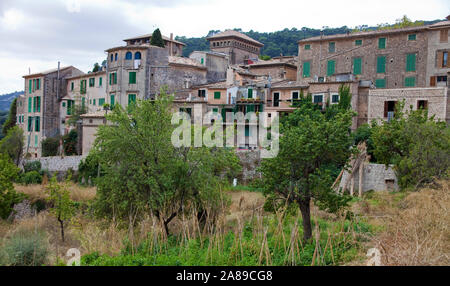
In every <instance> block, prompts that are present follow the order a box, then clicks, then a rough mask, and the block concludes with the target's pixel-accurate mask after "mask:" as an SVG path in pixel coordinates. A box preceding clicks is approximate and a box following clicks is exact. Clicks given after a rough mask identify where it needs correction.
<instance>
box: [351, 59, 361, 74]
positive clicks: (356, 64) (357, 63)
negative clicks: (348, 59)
mask: <svg viewBox="0 0 450 286" xmlns="http://www.w3.org/2000/svg"><path fill="white" fill-rule="evenodd" d="M361 71H362V59H361V58H354V59H353V74H361Z"/></svg>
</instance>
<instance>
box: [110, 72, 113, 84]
mask: <svg viewBox="0 0 450 286" xmlns="http://www.w3.org/2000/svg"><path fill="white" fill-rule="evenodd" d="M112 75H113V74H112V73H110V74H109V84H110V85H111V84H113V80H112Z"/></svg>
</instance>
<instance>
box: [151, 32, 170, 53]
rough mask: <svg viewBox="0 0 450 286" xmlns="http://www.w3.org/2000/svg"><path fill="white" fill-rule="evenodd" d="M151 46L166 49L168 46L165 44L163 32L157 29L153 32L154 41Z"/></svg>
mask: <svg viewBox="0 0 450 286" xmlns="http://www.w3.org/2000/svg"><path fill="white" fill-rule="evenodd" d="M150 45H153V46H157V47H161V48H164V47H165V46H166V45H165V44H164V40H163V37H162V35H161V31H160V30H159V29H156V30H155V31H153V34H152V39H151V41H150Z"/></svg>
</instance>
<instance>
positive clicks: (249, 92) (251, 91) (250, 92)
mask: <svg viewBox="0 0 450 286" xmlns="http://www.w3.org/2000/svg"><path fill="white" fill-rule="evenodd" d="M248 98H253V89H251V88H249V89H248Z"/></svg>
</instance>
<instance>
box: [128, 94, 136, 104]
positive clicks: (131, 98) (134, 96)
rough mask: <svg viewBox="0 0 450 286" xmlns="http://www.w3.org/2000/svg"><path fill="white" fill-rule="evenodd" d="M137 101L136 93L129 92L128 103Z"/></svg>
mask: <svg viewBox="0 0 450 286" xmlns="http://www.w3.org/2000/svg"><path fill="white" fill-rule="evenodd" d="M135 102H136V94H129V95H128V104H132V103H135Z"/></svg>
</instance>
